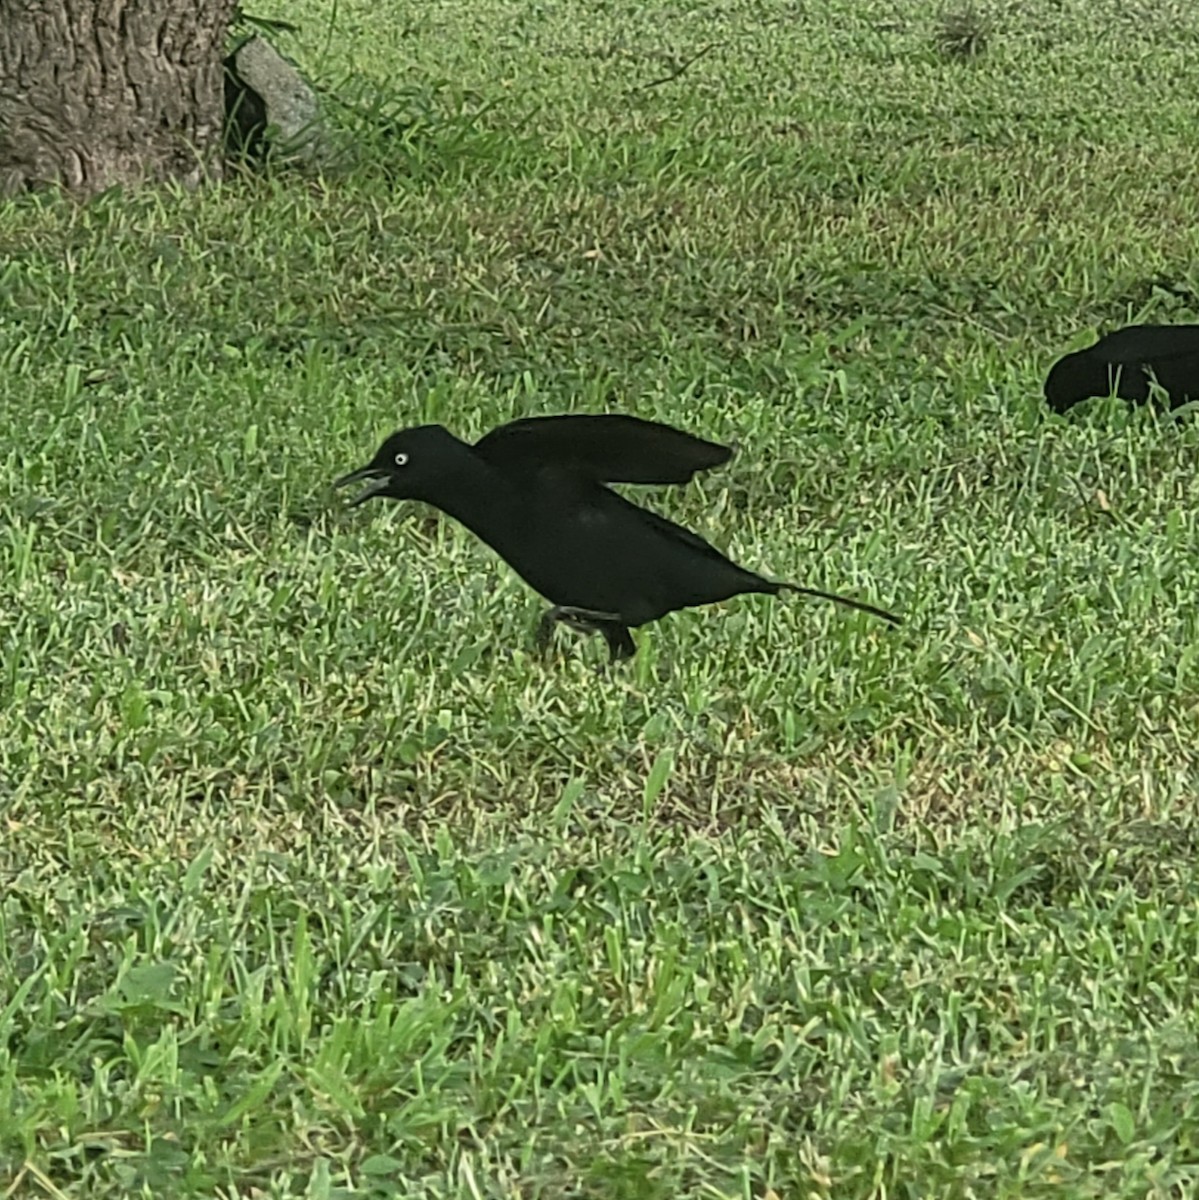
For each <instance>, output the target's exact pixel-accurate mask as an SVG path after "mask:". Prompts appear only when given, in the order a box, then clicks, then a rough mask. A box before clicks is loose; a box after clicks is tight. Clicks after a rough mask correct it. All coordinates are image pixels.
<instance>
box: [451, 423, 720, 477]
mask: <svg viewBox="0 0 1199 1200" xmlns="http://www.w3.org/2000/svg"><path fill="white" fill-rule="evenodd" d="M474 450H475V453H476V454H478V455H480V456H481V457H482V458H484V459H485V460H486V461H487V462H488V463H490V464H491V465H492V466H493V467H496V468H497V469H499V470H503V471H507V472H512V473H518V474H525V473H528V474H534V473H538V472H541V471H543V470H545V469H546V468H552V469H553V470H554V473H555V474H559V473H561V474H564V475H565V474H570V475H574V476H576V477H578V478H580V479H586V480H589V481H591V482H595V483H661V484H666V483H686V482H687V481H688V480H690V479H691V477H692V476H693V475H694V474H695V473H696V472H697V471H706V470H708V469H709V468H710V467H716V466H719V465H720V464H721V463H725V462H728V460H729V459H730V458H731V457H732V456H733V451H732V449H731V448H730V447H728V446H721V445H718V444H717V443H716V442H708V441H705V440H704V439H703V438H697V437H694V436H692V435H691V434H689V433H684V432H683V431H682V430H681V429H673V428H671V426H669V425H662V424H659V423H658V422H657V421H643V420H642V419H641V418H640V417H630V416H626V415H623V414H587V413H577V414H566V415H561V416H553V417H525V418H523V419H521V420H519V421H512V422H510V423H509V424H507V425H501V426H500V427H499V428H498V429H493V430H492V431H491V432H490V433H488V434H486V435H485V436H484V437H482V438H480V440H479V441H478V442H476V443H475V446H474Z"/></svg>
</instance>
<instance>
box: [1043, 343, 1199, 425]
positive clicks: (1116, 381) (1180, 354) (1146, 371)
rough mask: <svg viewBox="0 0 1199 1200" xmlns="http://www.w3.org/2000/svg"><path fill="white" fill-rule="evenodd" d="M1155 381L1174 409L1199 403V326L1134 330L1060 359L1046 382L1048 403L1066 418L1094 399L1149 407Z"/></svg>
mask: <svg viewBox="0 0 1199 1200" xmlns="http://www.w3.org/2000/svg"><path fill="white" fill-rule="evenodd" d="M1151 379H1153V380H1155V381H1156V382H1157V384H1158V385H1159V386H1160V387H1161V388H1162V389H1163V390H1164V391H1165V392H1166V394H1167V395H1168V396H1169V400H1170V407H1171V408H1178V407H1179V406H1180V405H1182V404H1186V403H1188V402H1189V401H1191V400H1199V325H1129V326H1127V327H1126V328H1124V329H1117V330H1115V331H1113V332H1112V333H1109V334H1108V335H1107V336H1106V337H1102V338H1100V339H1099V341H1097V342H1096V343H1095V344H1094V345H1093V346H1086V347H1084V348H1083V349H1082V350H1075V351H1074V353H1073V354H1066V355H1064V356H1063V357H1062V358H1059V359H1058V360H1057V362H1055V363H1054V364H1053V366H1052V367H1050V369H1049V375H1048V377H1047V378H1046V380H1045V399H1046V400H1047V401H1048V402H1049V407H1050V408H1052V409H1053V411H1054V412H1059V413H1062V412H1065V411H1066V410H1067V409H1070V408H1073V407H1074V405H1076V404H1078V403H1079V402H1080V401H1082V400H1086V399H1088V398H1089V397H1091V396H1110V395H1113V394H1114V395H1116V396H1119V397H1120V398H1121V399H1122V400H1131V401H1132V402H1133V403H1135V404H1144V403H1145V402H1146V401H1147V400H1148V399H1149V396H1150V390H1149V382H1150V380H1151Z"/></svg>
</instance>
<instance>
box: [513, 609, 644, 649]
mask: <svg viewBox="0 0 1199 1200" xmlns="http://www.w3.org/2000/svg"><path fill="white" fill-rule="evenodd" d="M559 621H561V622H562V624H563V625H569V626H570V627H571V628H572V629H577V630H578V631H579V632H580V633H586V634H592V633H602V634H603V635H604V640H605V641H606V642H607V643H608V649H609V650H610V651H611V653H612V658H613V659H617V658H629V657H631V656H632V655H633V654H634V653H635V652H636V647H635V646H634V645H633V639H632V638H631V637H630V636H629V631H628V627H627V626H625V625H622V624H621V622H620V618H619V617H618V616H617V615H616V613H607V612H597V611H596V610H595V609H590V608H574V607H572V606H570V605H565V604H555V605H554V607H553V608H551V609H550V610H549V611H548V612H546V613H545V614H544V615H543V616H542V618H541V620H540V621H538V622H537V632H536V634H535V635H534V639H533V642H534V646H535V647H536V649H537V652H538V653H539V654H545V653H546V651H548V650H549V646H550V642H551V640H552V639H553V636H554V626H555V625H556V624H557V623H558V622H559Z"/></svg>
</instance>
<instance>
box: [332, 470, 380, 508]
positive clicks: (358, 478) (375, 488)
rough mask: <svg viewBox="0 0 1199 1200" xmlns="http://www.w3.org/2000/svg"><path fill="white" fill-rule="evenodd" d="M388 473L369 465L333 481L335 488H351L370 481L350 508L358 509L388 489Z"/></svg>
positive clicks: (352, 501) (351, 502) (351, 503)
mask: <svg viewBox="0 0 1199 1200" xmlns="http://www.w3.org/2000/svg"><path fill="white" fill-rule="evenodd" d="M387 479H388V475H387V472H386V471H384V470H382V469H381V468H380V467H376V466H374V465H373V464H368V465H367V466H365V467H359V468H358V470H357V471H351V472H350V473H349V474H348V475H343V476H342V477H341V478H340V479H335V480H334V481H333V486H334V487H335V488H343V487H349V486H350V484H352V483H361V482H363V480H368V481H369V482H368V483H367V485H366V487H364V488H363V489H362V491H361V492H359V493H358V495H357V496H355V497H354V499H353V500H351V501H350V503H349V505H348V507H349V508H356V507H357V506H358V505H359V504H362V503H363V502H364V501H366V500H369V499H370V498H371V497H372V496H377V495H378V494H379V493H380V492H382V491H385V490H386V488H387Z"/></svg>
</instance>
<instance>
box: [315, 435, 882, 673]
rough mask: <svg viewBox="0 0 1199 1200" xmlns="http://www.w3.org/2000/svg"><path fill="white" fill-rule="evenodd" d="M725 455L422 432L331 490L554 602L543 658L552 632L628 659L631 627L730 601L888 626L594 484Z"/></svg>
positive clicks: (688, 472) (693, 448)
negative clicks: (410, 508)
mask: <svg viewBox="0 0 1199 1200" xmlns="http://www.w3.org/2000/svg"><path fill="white" fill-rule="evenodd" d="M732 454H733V451H732V449H731V448H730V447H728V446H719V445H717V444H716V443H714V442H707V441H704V440H702V439H701V438H697V437H692V436H691V435H690V434H688V433H683V432H682V431H681V430H678V429H672V428H671V427H670V426H668V425H660V424H658V423H657V422H653V421H643V420H641V419H640V418H638V417H630V416H622V415H610V416H587V415H570V416H554V417H529V418H526V419H524V420H520V421H513V422H512V423H511V424H508V425H501V426H500V427H499V428H498V429H493V430H492V431H491V432H490V433H488V434H486V435H485V436H484V437H483V438H482V439H480V440H479V441H478V442H476V443H475V444H474V445H473V446H472V445H469V444H468V443H466V442H462V441H459V439H458V438H456V437H455V436H454V435H453V434H452V433H450V432H449V430H447V429H445V428H443V427H442V426H440V425H421V426H418V427H416V428H413V429H402V430H399V431H398V432H396V433H393V434H392V435H391V436H390V437H389V438H388V439H387V440H386V441H385V442H384V443H383V445H382V446H381V447H380V448H379V451H378V453H377V454H376V455H375V457H374V458H373V459H372V460H371V461H370V462H369V463H367V465H366V466H365V467H361V468H360V469H359V470H357V471H351V472H350V473H349V474H348V475H343V476H342V477H341V478H340V479H338V480H337V481H336V482H335V483H334V486H335V487H345V486H346V485H348V484H351V483H358V482H361V481H364V480H366V481H369V482H368V483H367V487H366V489H365V490H364V491H363V492H362V493H361V494H360V495H358V496H356V497H355V498H354V500H352V501H351V505H357V504H361V503H363V502H364V501H366V500H369V499H371V498H372V497H374V496H388V497H391V498H392V499H394V500H423V501H425V502H426V503H428V504H432V505H433V506H434V507H436V508H439V509H440V510H441V511H442V512H444V513H447V514H449V515H450V516H451V517H454V518H455V519H456V520H458V521H460V522H461V523H462V524H463V525H465V526H466V527H467V528H468V529H470V530H471V531H472V532H473V533H475V534H476V535H477V536H478V537H480V538H482V540H483V541H484V542H486V543H487V544H488V545H489V546H490V547H491V548H492V549H493V550H494V551H495V552H496V553H497V554H498V555H499V556H500V557H501V558H503V559H504V560H505V561H506V562H507V563H508V564H509V565H510V566H511V567H512V568H513V570H515V571H516V573H517V574H518V575H519V576H520V577H521V578H522V579H523V580H524V581H525V582H526V583H527V584H529V586H530V587H532V588H533V589H534V590H535V591H537V592H540V593H541V595H542V596H544V597H545V598H546V599H547V600H549V601H550V603H551V604H552V605H553V608H551V609H550V610H549V612H548V613H546V614H545V616H544V617H542V619H541V622H540V623H539V625H538V627H537V645H538V648H539V649H542V650H544V649H545V648H546V647H547V646H548V644H549V641H550V638H551V636H552V634H553V629H554V623H555V622H556V621H561V622H563V623H564V624H567V625H570V626H571V627H573V628H575V629H580V630H582V631H584V632H586V633H601V634H603V636H604V640H605V641H606V642H607V643H608V649H609V651H610V652H611V657H612V659H613V660H616V659H621V658H631V657H632V656H633V655H634V654H635V653H636V652H637V647H636V644H635V643H634V641H633V638H632V636H631V635H630V633H629V629H630V627H635V626H637V625H644V624H646V623H647V622H648V621H656V620H657V619H658V618H659V617H663V616H665V615H666V614H667V613H669V612H674V611H675V610H676V609H679V608H688V607H692V606H694V605H699V604H712V603H715V602H716V601H718V600H726V599H728V598H729V597H730V596H735V595H738V594H739V593H741V592H766V593H768V594H770V595H777V594H778V593H779V592H780V591H783V590H787V591H793V592H801V593H803V594H804V595H806V596H817V597H819V598H821V599H823V600H832V601H835V602H836V603H838V604H845V605H848V606H849V607H850V608H857V609H861V610H862V611H863V612H868V613H872V614H874V615H875V616H876V617H882V618H883V620H885V621H890V622H892V623H893V624H896V625H897V624H899V618H898V617H896V616H893V615H892V614H891V613H888V612H885V611H884V610H883V609H881V608H875V607H874V605H872V604H865V603H863V602H861V601H859V600H850V599H848V598H847V597H845V596H837V595H834V594H833V593H832V592H822V591H817V590H816V589H815V588H807V587H800V586H798V585H796V584H793V583H782V582H776V581H774V580H771V579H764V578H763V577H762V576H761V575H756V574H754V572H752V571H747V570H746V569H745V568H744V567H739V566H737V565H736V563H733V562H730V561H729V559H727V558H725V556H724V555H723V554H721V553H720V551H719V550H717V549H716V548H715V547H714V546H711V545H709V544H708V543H707V542H705V541H704V539H703V538H701V537H699V536H698V535H696V534H694V533H692V532H691V531H690V530H687V529H684V528H682V527H681V526H679V525H676V524H674V522H673V521H668V520H666V518H665V517H660V516H659V515H658V514H657V513H654V512H650V511H649V510H648V509H644V508H639V507H638V506H637V505H635V504H632V503H630V502H629V501H628V500H626V499H625V498H624V497H623V496H620V495H618V494H617V493H616V492H614V491H612V490H611V489H610V488H607V487H605V486H604V485H605V484H607V483H643V484H671V483H686V482H687V481H688V480H689V479H690V478H691V477H692V476H693V475H694V474H695V473H696V472H697V471H703V470H707V469H708V468H709V467H714V466H717V465H719V464H720V463H724V462H727V461H728V460H729V458H731V457H732Z"/></svg>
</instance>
